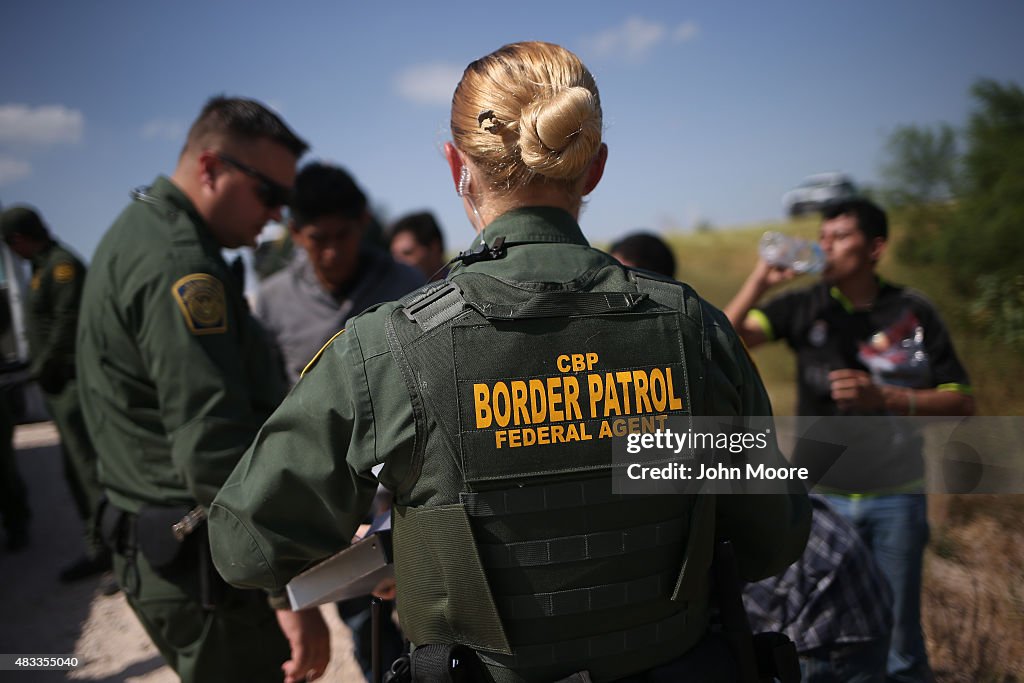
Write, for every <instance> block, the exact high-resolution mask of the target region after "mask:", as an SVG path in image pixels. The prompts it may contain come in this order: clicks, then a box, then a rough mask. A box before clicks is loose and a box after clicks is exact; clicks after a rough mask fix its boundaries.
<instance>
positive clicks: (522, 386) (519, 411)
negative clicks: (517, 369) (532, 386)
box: [510, 379, 532, 425]
mask: <svg viewBox="0 0 1024 683" xmlns="http://www.w3.org/2000/svg"><path fill="white" fill-rule="evenodd" d="M510 386H511V387H512V421H513V422H515V423H516V424H517V425H528V424H532V422H531V421H530V414H529V413H528V412H527V410H526V382H524V381H522V380H519V379H517V380H514V381H513V382H512V383H511V385H510Z"/></svg>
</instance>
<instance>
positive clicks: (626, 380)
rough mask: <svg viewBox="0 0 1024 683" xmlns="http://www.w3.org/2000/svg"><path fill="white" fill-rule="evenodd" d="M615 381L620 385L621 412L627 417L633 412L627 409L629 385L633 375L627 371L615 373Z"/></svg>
mask: <svg viewBox="0 0 1024 683" xmlns="http://www.w3.org/2000/svg"><path fill="white" fill-rule="evenodd" d="M615 379H616V381H617V382H618V383H619V384H621V385H622V412H624V413H625V414H626V415H629V414H630V413H632V412H633V411H632V410H630V407H629V385H631V384H632V383H633V373H632V372H629V371H628V370H620V371H619V372H616V373H615Z"/></svg>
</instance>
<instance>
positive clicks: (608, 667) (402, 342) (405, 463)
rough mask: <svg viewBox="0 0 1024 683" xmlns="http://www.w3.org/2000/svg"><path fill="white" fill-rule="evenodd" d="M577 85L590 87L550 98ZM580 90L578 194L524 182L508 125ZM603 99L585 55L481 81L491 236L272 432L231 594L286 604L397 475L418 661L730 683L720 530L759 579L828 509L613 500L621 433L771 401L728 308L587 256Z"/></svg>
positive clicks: (409, 624)
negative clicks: (283, 596) (449, 656)
mask: <svg viewBox="0 0 1024 683" xmlns="http://www.w3.org/2000/svg"><path fill="white" fill-rule="evenodd" d="M487 73H493V74H496V77H495V79H494V80H489V79H488V78H487V77H486V76H485V75H484V74H487ZM509 74H511V75H509ZM563 75H564V76H565V77H566V78H569V79H572V80H574V81H576V82H577V83H579V85H578V87H568V84H565V83H558V84H553V85H550V86H549V84H547V83H545V79H551V78H554V77H559V78H561V77H562V76H563ZM473 79H476V80H477V81H478V82H473V83H470V84H469V85H467V81H469V80H473ZM499 80H500V81H501V82H502V83H504V84H505V85H504V86H502V85H501V84H500V83H499V82H498V81H499ZM501 87H511V88H514V89H516V90H517V92H515V93H514V95H513V94H509V93H505V92H502V91H501V89H500V88H501ZM529 88H536V89H537V92H518V90H519V89H529ZM566 91H567V92H566ZM588 92H589V93H590V94H586V93H588ZM560 94H564V95H567V96H569V97H576V98H577V100H576V101H577V103H578V102H579V101H580V100H583V102H584V104H585V105H586V106H571V107H570V106H561V107H554V109H553V110H552V111H550V112H549V113H550V115H551V116H553V117H555V118H556V119H559V118H560V117H561V116H562V115H563V114H564V115H565V116H567V117H569V120H567V121H560V123H561V124H563V125H559V126H555V127H556V128H558V129H559V130H563V131H569V132H572V131H580V130H582V129H586V130H587V135H580V136H575V135H573V137H572V139H573V140H574V141H575V140H577V139H580V140H582V141H583V142H582V143H581V144H585V145H588V148H587V149H585V150H583V151H582V153H580V154H578V155H575V156H574V158H573V159H572V160H570V161H568V162H567V165H560V166H559V169H566V168H567V169H568V170H563V173H568V174H569V175H564V176H563V178H564V182H558V183H555V182H547V180H548V179H547V178H546V177H543V176H541V175H540V171H536V170H534V169H532V168H527V169H525V171H524V173H523V175H524V176H525V177H527V178H529V179H532V180H527V181H525V182H524V183H522V184H519V183H516V182H510V183H505V182H503V181H504V178H502V177H496V176H497V175H498V173H499V171H507V170H509V169H511V172H513V173H515V172H517V171H518V170H520V169H521V168H522V167H523V165H524V164H527V163H528V162H526V161H525V157H526V152H525V151H524V152H523V158H520V156H519V152H520V150H521V149H525V146H524V145H525V142H524V137H523V136H520V137H518V138H516V137H515V131H516V130H523V129H524V127H525V126H526V125H528V122H526V123H524V122H518V123H520V124H522V125H517V126H516V127H515V129H513V127H512V126H511V125H509V124H507V123H505V122H504V121H505V119H501V120H499V121H497V122H495V121H493V120H492V121H488V116H491V117H492V118H498V114H497V113H496V112H497V111H498V110H499V107H501V106H505V107H506V109H507V108H509V107H513V106H514V105H516V104H518V105H519V106H525V105H523V104H522V103H537V104H538V105H541V106H542V105H544V104H545V103H546V102H547V101H548V99H549V98H553V97H558V96H559V95H560ZM594 94H596V86H595V85H594V83H593V79H592V77H590V75H589V72H586V70H585V68H583V67H582V65H581V63H580V62H579V60H578V59H577V58H576V57H575V55H572V53H570V52H568V51H567V50H564V49H563V48H560V47H558V46H555V45H551V44H547V43H521V44H517V45H511V46H506V47H505V48H502V49H501V50H499V51H498V52H496V53H493V54H492V55H489V56H488V57H486V58H483V59H481V60H478V61H477V62H474V63H473V64H472V65H471V66H470V67H469V68H467V69H466V72H465V74H464V76H463V81H462V83H461V84H460V86H459V89H458V90H457V91H456V95H455V97H454V98H453V107H452V109H453V113H452V119H453V125H452V129H453V135H454V137H455V142H454V144H449V145H447V146H446V153H447V157H448V164H449V167H450V170H451V172H452V178H453V180H454V182H455V184H456V185H457V187H458V190H459V194H460V196H462V197H463V199H464V200H465V201H466V203H467V205H468V206H467V215H468V216H470V220H471V221H474V222H475V224H476V226H477V229H478V231H481V234H480V237H479V239H480V240H483V241H482V242H481V243H480V244H479V249H477V250H476V252H475V253H471V254H469V255H467V256H466V257H465V258H464V259H463V264H464V267H462V268H457V269H456V270H455V271H453V273H452V274H450V275H449V278H448V279H447V280H446V281H444V282H439V283H434V284H432V285H428V286H427V287H425V288H424V289H422V290H420V291H419V292H417V293H414V294H411V295H409V296H408V297H406V298H405V299H403V300H402V301H401V302H397V303H396V302H393V303H389V304H383V305H382V306H380V307H378V308H376V309H375V310H371V311H370V312H367V313H365V314H363V315H361V316H358V317H356V318H354V319H352V320H351V321H349V324H348V328H347V329H346V330H345V332H344V333H343V334H339V335H338V336H336V337H335V339H334V341H333V343H329V344H328V345H327V346H326V347H325V348H324V349H323V350H322V352H321V354H320V355H319V357H318V359H317V360H315V361H314V363H313V364H311V367H310V368H309V369H307V371H306V372H305V376H304V377H303V378H302V379H301V380H299V382H298V384H296V386H295V387H294V389H293V390H292V392H291V393H290V394H289V396H288V398H287V399H286V400H285V401H284V403H283V404H282V405H281V407H280V408H279V409H278V410H277V411H276V412H275V413H274V415H273V416H271V418H270V419H269V420H268V421H267V423H266V424H265V425H264V427H263V428H262V429H261V431H260V434H259V436H258V437H257V439H256V441H255V442H254V444H253V446H252V448H251V449H250V450H249V452H248V453H246V455H245V456H244V457H243V459H242V461H241V462H240V463H239V465H238V467H236V468H235V471H234V472H233V473H232V475H231V477H230V478H229V479H228V481H227V482H226V483H225V485H224V487H223V488H222V489H221V491H220V493H218V495H217V499H216V500H215V502H214V504H213V506H212V507H211V510H210V515H211V516H210V532H211V539H212V547H213V550H214V558H215V561H216V564H217V568H218V570H219V571H220V572H221V573H222V574H223V575H224V577H225V578H226V579H227V580H228V581H230V582H232V583H235V584H238V585H248V586H259V587H266V588H279V587H281V586H283V585H284V584H285V583H286V582H287V581H289V580H290V579H291V578H292V577H293V576H295V575H296V574H298V573H299V572H300V571H302V570H303V569H305V568H306V567H307V566H309V565H311V564H313V563H315V562H317V561H319V560H322V559H324V558H325V557H327V556H329V555H330V554H332V553H334V552H336V551H338V550H339V549H341V548H343V547H345V546H346V545H347V543H348V542H349V540H350V538H351V536H352V532H353V531H354V530H355V529H356V526H357V525H358V523H359V521H360V519H361V517H362V515H363V514H364V512H365V511H366V510H367V509H368V507H369V505H370V501H371V500H372V498H373V494H374V492H375V490H376V487H377V482H378V480H379V481H380V482H381V483H382V484H383V485H384V486H385V487H386V488H388V489H390V490H392V491H393V492H394V494H395V506H394V508H393V539H394V557H395V571H396V582H397V596H398V597H397V604H398V610H399V613H400V615H401V622H402V628H403V631H404V632H405V634H406V635H407V636H408V638H409V640H410V641H411V642H412V643H413V644H414V645H415V646H417V647H420V646H426V645H432V644H439V645H449V644H456V643H458V644H462V645H466V646H469V647H471V648H472V649H473V650H475V651H476V653H477V654H478V655H479V657H480V658H481V660H483V662H484V664H485V665H486V667H487V671H488V676H489V678H491V679H493V680H496V681H501V682H505V681H549V682H550V681H556V680H558V679H561V678H564V677H566V676H572V675H574V674H578V673H579V672H581V671H583V670H587V671H589V673H590V675H591V676H592V677H593V680H595V681H607V680H614V679H617V678H621V677H623V676H629V675H633V674H639V673H641V672H647V671H649V670H652V669H656V668H658V669H664V668H665V667H670V671H671V674H669V673H667V672H666V673H662V674H661V675H662V676H670V677H671V678H664V680H728V672H727V670H728V669H729V668H730V659H731V658H730V656H729V654H728V652H725V651H723V650H724V645H723V644H722V642H721V641H720V640H719V639H717V638H715V637H713V636H711V635H709V633H708V631H709V629H708V609H709V593H710V591H709V581H708V577H709V566H710V564H711V556H712V546H713V542H714V539H715V536H716V535H718V536H721V537H725V538H729V539H731V540H732V541H733V542H734V544H735V548H736V556H737V560H738V564H739V570H740V574H741V575H742V576H743V578H746V579H756V578H760V577H763V576H768V575H771V574H772V573H775V572H777V571H780V570H781V569H783V568H784V567H785V566H786V565H787V564H788V563H789V562H790V561H791V560H793V559H795V558H796V557H798V556H799V555H800V551H801V549H802V548H803V545H804V542H805V541H806V537H807V531H808V524H809V517H810V515H809V512H810V510H809V505H808V501H807V498H806V496H805V495H803V494H802V493H801V494H798V495H791V496H790V495H754V496H742V495H725V496H721V497H717V498H716V497H714V496H711V495H679V496H655V495H638V496H618V495H614V494H613V493H612V481H611V476H610V469H611V456H612V445H611V444H612V438H611V435H612V433H613V432H612V431H610V430H612V429H614V427H613V425H617V426H618V427H619V428H621V427H622V426H623V425H624V424H628V423H629V421H630V420H631V419H635V420H637V421H640V420H642V419H649V420H653V419H654V418H655V417H656V416H657V415H666V416H668V415H678V416H682V419H685V416H687V415H722V416H752V415H769V414H770V406H769V405H768V399H767V397H766V395H765V392H764V387H763V386H762V384H761V382H760V380H759V378H758V377H757V373H756V371H755V370H754V368H753V366H752V365H751V363H750V361H749V359H748V358H747V356H746V354H745V352H744V350H743V348H742V346H741V344H740V343H739V340H738V339H737V337H736V335H735V334H734V333H733V332H732V329H731V327H730V326H729V324H728V321H726V320H725V318H724V316H723V315H722V314H721V312H719V311H716V310H715V309H713V308H712V307H711V306H709V305H707V304H706V303H704V302H703V301H701V300H700V299H699V297H697V295H696V294H695V293H694V292H693V290H691V289H690V288H688V287H686V286H684V285H681V284H679V283H676V282H666V281H661V280H655V279H651V278H649V277H645V276H642V275H640V274H637V273H634V272H631V271H627V270H626V269H625V268H623V267H622V266H621V265H619V264H618V262H616V261H615V260H614V259H613V258H611V257H610V256H608V255H607V254H604V253H602V252H600V251H597V250H595V249H592V248H590V247H589V245H588V244H587V241H586V239H585V238H584V236H583V233H582V231H581V230H580V227H579V225H578V224H577V222H576V218H577V216H578V214H579V209H580V204H581V198H582V196H585V195H586V194H589V192H590V191H591V190H592V189H593V188H594V187H595V186H596V185H597V183H598V181H599V180H600V178H601V175H602V172H603V169H604V163H605V159H606V158H607V148H606V147H605V146H604V145H603V144H602V143H601V142H600V134H599V132H600V130H601V123H600V114H599V108H598V107H597V104H596V103H597V99H596V97H595V96H593V95H594ZM464 97H469V98H473V97H481V98H488V97H489V98H493V99H491V100H485V101H473V102H470V103H468V104H465V103H464V102H463V98H464ZM563 104H564V103H563ZM531 106H532V105H531ZM463 108H464V109H465V111H467V112H469V114H468V115H467V116H459V117H458V121H457V123H456V119H457V114H456V110H457V109H459V110H460V111H461V110H462V109H463ZM481 110H483V111H482V113H481ZM492 110H493V111H492ZM478 113H479V116H478ZM514 114H515V113H514V112H512V113H511V115H514ZM508 115H510V114H505V116H508ZM539 116H540V114H538V117H539ZM578 116H583V117H586V119H585V120H582V119H579V118H577V117H578ZM478 121H479V125H480V127H478ZM486 123H489V124H490V125H489V126H488V130H486V131H485V130H483V128H482V126H483V124H486ZM490 131H494V132H493V133H492V132H490ZM497 133H501V134H505V133H507V134H508V136H509V137H508V139H507V140H506V139H505V138H500V140H501V143H502V144H498V143H496V142H494V140H496V139H499V138H495V137H494V135H495V134H497ZM474 135H476V137H477V138H478V139H479V140H481V141H482V142H481V144H480V145H479V146H478V147H475V146H474V144H473V142H474V141H473V137H474ZM517 140H518V142H517ZM485 143H486V144H485ZM534 144H535V145H536V143H534ZM455 145H459V147H456V146H455ZM470 148H473V149H475V150H476V151H478V152H479V150H480V148H483V149H484V151H482V152H480V156H476V157H471V156H470V153H469V152H468V151H466V150H467V149H470ZM487 150H498V151H497V152H495V154H496V155H499V154H500V155H502V156H501V158H500V159H497V160H493V159H492V158H486V157H485V156H483V155H485V154H486V153H487ZM538 156H541V155H538ZM538 156H534V157H531V159H534V160H535V159H537V158H538ZM549 156H550V155H549ZM534 163H536V162H534ZM555 172H556V170H552V169H550V168H545V170H544V173H548V174H553V173H555ZM509 185H511V186H512V187H514V188H515V189H513V190H512V191H511V193H506V192H501V191H499V190H493V188H506V187H508V186H509ZM492 192H493V193H492ZM477 204H479V207H478V206H477ZM478 208H479V211H478V210H477V209H478ZM485 245H486V246H485ZM641 385H642V386H641ZM606 428H607V429H608V430H609V431H608V432H606V431H605V429H606ZM620 433H621V431H620ZM770 451H771V452H770V453H766V455H767V456H768V458H769V460H771V461H772V462H770V463H769V464H776V463H775V462H774V458H776V457H778V454H777V452H776V451H775V450H774V448H773V449H770ZM780 460H781V458H780ZM679 673H685V674H686V676H688V677H680V676H678V675H675V674H679ZM700 676H703V678H701V677H700Z"/></svg>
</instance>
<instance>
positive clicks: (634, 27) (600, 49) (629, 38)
mask: <svg viewBox="0 0 1024 683" xmlns="http://www.w3.org/2000/svg"><path fill="white" fill-rule="evenodd" d="M667 32H668V29H666V28H665V26H664V24H659V23H657V22H653V21H647V20H646V19H641V18H639V17H630V18H629V19H626V22H625V23H624V24H622V25H621V26H616V27H615V28H610V29H608V30H607V31H602V32H601V33H598V34H597V35H595V36H591V37H590V38H589V39H586V43H587V44H588V45H589V47H590V49H591V50H592V51H593V52H595V53H596V54H597V55H598V56H602V57H604V56H612V55H625V56H627V57H630V58H632V59H639V58H642V57H643V56H644V55H646V54H647V53H648V52H650V51H651V50H652V49H653V48H654V46H655V45H657V44H658V43H660V42H661V41H662V40H664V39H665V34H666V33H667Z"/></svg>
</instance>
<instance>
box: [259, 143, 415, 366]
mask: <svg viewBox="0 0 1024 683" xmlns="http://www.w3.org/2000/svg"><path fill="white" fill-rule="evenodd" d="M289 210H290V212H291V220H290V222H289V224H288V228H289V231H290V233H291V236H292V240H293V241H294V242H295V244H296V246H298V247H299V249H298V250H297V252H298V253H297V256H296V257H295V258H294V259H293V260H292V262H291V263H290V264H289V265H288V266H287V267H286V268H285V269H284V270H281V271H279V272H277V273H275V274H274V275H272V276H270V277H269V278H267V279H266V280H264V281H263V283H262V284H261V285H260V288H259V292H258V294H257V299H256V317H257V318H259V320H260V322H261V323H263V326H264V327H265V328H266V329H267V331H268V332H269V333H270V335H271V336H272V337H273V339H274V341H275V342H276V344H277V347H278V349H279V350H280V352H281V355H282V357H283V360H284V365H285V372H286V375H287V378H288V381H289V383H290V384H294V383H295V382H297V381H298V380H299V376H300V375H301V374H302V370H303V368H305V367H306V364H307V363H309V361H310V360H311V359H312V358H313V356H314V355H315V354H316V352H317V350H318V349H319V348H320V347H321V346H323V345H324V343H325V342H326V341H327V340H328V339H330V338H331V337H332V336H334V335H335V334H336V333H337V332H338V330H340V329H342V328H343V327H345V323H346V321H347V320H348V319H349V318H350V317H352V316H354V315H356V314H358V313H361V312H363V311H364V310H365V309H367V308H369V307H370V306H373V305H375V304H379V303H381V302H383V301H391V300H392V299H397V298H398V297H400V296H403V295H404V294H406V293H408V292H410V291H411V290H413V289H415V288H417V287H419V286H420V285H421V284H423V282H424V278H423V276H422V275H420V274H419V273H418V272H417V271H416V270H414V269H413V268H410V267H409V266H406V265H403V264H400V263H395V261H394V260H393V259H392V258H391V256H390V255H389V254H388V253H387V252H385V251H384V250H382V249H380V248H378V247H376V246H373V245H372V244H369V243H367V242H366V241H365V240H364V239H363V232H364V230H365V229H366V226H367V224H368V223H369V221H370V214H369V211H368V209H367V201H366V195H365V194H363V191H362V190H361V189H360V188H359V186H357V185H356V183H355V181H354V180H353V179H352V176H350V175H349V174H348V172H346V171H345V170H344V169H342V168H340V167H338V166H332V165H329V164H324V163H320V162H314V163H310V164H307V165H306V166H305V167H303V168H302V170H301V171H299V174H298V176H297V177H296V179H295V189H294V191H293V192H292V195H291V200H290V204H289Z"/></svg>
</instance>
